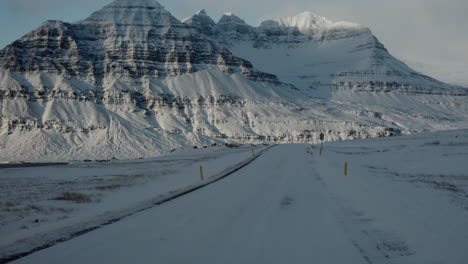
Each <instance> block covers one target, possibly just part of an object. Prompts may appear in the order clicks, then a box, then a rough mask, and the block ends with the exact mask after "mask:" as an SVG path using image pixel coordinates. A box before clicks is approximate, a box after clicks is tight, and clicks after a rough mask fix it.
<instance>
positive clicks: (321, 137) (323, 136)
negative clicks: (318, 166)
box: [319, 132, 325, 156]
mask: <svg viewBox="0 0 468 264" xmlns="http://www.w3.org/2000/svg"><path fill="white" fill-rule="evenodd" d="M319 137H320V156H322V151H323V141H324V140H325V134H323V132H320V136H319Z"/></svg>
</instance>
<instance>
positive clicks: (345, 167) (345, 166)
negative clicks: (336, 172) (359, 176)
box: [344, 162, 348, 176]
mask: <svg viewBox="0 0 468 264" xmlns="http://www.w3.org/2000/svg"><path fill="white" fill-rule="evenodd" d="M344 176H348V162H345V164H344Z"/></svg>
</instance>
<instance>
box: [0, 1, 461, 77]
mask: <svg viewBox="0 0 468 264" xmlns="http://www.w3.org/2000/svg"><path fill="white" fill-rule="evenodd" d="M110 2H111V0H0V32H1V34H0V48H3V47H4V46H6V45H8V44H9V43H11V42H12V41H14V40H16V39H18V38H19V37H21V36H22V35H24V34H25V33H27V32H29V31H31V30H32V29H34V28H36V27H37V26H39V25H40V23H42V22H43V21H44V20H47V19H60V20H64V21H66V22H74V21H78V20H81V19H84V18H86V17H87V16H88V15H90V14H91V13H92V12H93V11H95V10H97V9H99V8H101V7H103V6H104V5H105V4H107V3H110ZM159 2H160V3H161V4H163V5H164V6H165V7H166V9H168V10H169V11H170V12H171V13H172V14H173V15H174V16H176V17H177V18H179V19H182V18H185V17H187V16H190V15H191V14H193V13H195V12H196V11H198V10H200V9H206V10H207V12H208V14H209V15H211V16H212V17H213V18H214V19H215V20H217V19H219V17H220V16H221V14H222V13H224V12H233V13H235V14H236V15H238V16H240V17H241V18H243V19H245V20H246V21H247V22H248V23H249V24H251V25H254V26H257V25H258V24H259V23H260V22H261V21H262V20H265V19H268V18H275V17H281V16H290V15H296V14H298V13H300V12H302V11H312V12H315V13H317V14H319V15H322V16H325V17H327V18H329V19H331V20H335V21H337V20H346V21H351V22H355V23H359V24H361V25H364V26H367V27H369V28H370V29H371V30H372V31H373V33H374V34H375V35H376V36H377V37H378V38H379V40H380V41H381V42H383V43H384V45H385V46H386V47H387V48H388V49H389V51H390V52H391V53H392V54H393V55H395V56H396V57H398V58H399V59H402V60H404V61H405V62H409V63H410V64H411V66H417V64H418V63H419V64H420V65H419V66H417V67H419V69H420V70H423V69H424V70H426V71H427V72H426V73H428V74H432V75H436V76H435V77H437V78H440V79H443V80H445V81H452V82H465V79H466V84H468V72H466V71H467V70H468V48H467V47H468V15H466V13H467V11H468V0H445V1H441V0H288V1H284V0H268V1H266V0H262V1H256V0H230V1H224V0H197V1H193V0H161V1H159ZM449 75H452V76H451V77H450V76H449ZM465 76H466V77H465Z"/></svg>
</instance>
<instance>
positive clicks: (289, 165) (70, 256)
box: [15, 145, 468, 264]
mask: <svg viewBox="0 0 468 264" xmlns="http://www.w3.org/2000/svg"><path fill="white" fill-rule="evenodd" d="M327 147H328V146H327ZM333 150H336V149H334V146H330V147H329V148H328V149H326V151H325V152H324V154H323V155H319V154H318V153H319V152H318V151H317V148H316V147H315V148H314V147H310V146H307V145H282V146H277V147H274V148H272V149H270V150H269V151H267V152H266V153H264V154H263V155H262V156H261V157H260V158H258V159H257V160H255V161H254V162H253V163H251V164H250V165H249V166H247V167H245V168H243V169H242V170H240V171H238V172H236V173H234V174H233V175H231V176H229V177H227V178H225V179H223V180H221V181H219V182H216V183H214V184H212V185H209V186H207V187H205V188H203V189H200V190H198V191H195V192H193V193H190V194H188V195H185V196H183V197H180V198H178V199H176V200H173V201H170V202H168V203H165V204H163V205H161V206H158V207H155V208H153V209H150V210H147V211H144V212H141V213H138V214H136V215H134V216H131V217H128V218H126V219H124V220H122V221H120V222H117V223H115V224H113V225H109V226H106V227H103V228H101V229H98V230H96V231H94V232H90V233H87V234H85V235H83V236H80V237H77V238H75V239H73V240H70V241H67V242H64V243H61V244H58V245H56V246H54V247H51V248H48V249H46V250H43V251H40V252H36V253H34V254H32V255H30V256H27V257H25V258H22V259H19V260H17V261H16V262H15V263H48V264H52V263H68V264H73V263H79V264H82V263H113V264H116V263H164V264H166V263H207V264H209V263H223V264H227V263H257V264H258V263H268V264H271V263H324V264H326V263H451V264H462V263H466V262H463V260H466V259H467V258H466V256H467V253H466V250H465V251H463V248H465V249H466V242H467V241H468V236H467V234H468V232H467V227H466V225H463V223H465V224H466V219H468V218H467V215H468V214H467V212H466V210H464V209H463V208H457V207H456V206H455V205H452V204H450V202H448V203H445V204H444V202H446V201H448V199H445V196H440V197H439V198H438V201H439V202H440V203H437V202H434V203H433V204H432V206H433V209H434V211H436V212H437V210H443V211H440V212H441V213H442V212H443V213H444V214H446V216H447V220H446V222H441V223H440V222H438V220H439V219H438V218H437V219H435V221H433V222H431V221H432V219H430V218H429V219H426V221H427V223H422V222H418V221H420V219H421V218H424V217H431V214H433V213H434V211H432V212H429V211H427V210H425V209H427V208H428V206H430V205H424V204H420V200H421V199H422V198H426V196H425V195H427V194H428V193H429V194H433V193H434V190H432V189H431V191H429V192H425V191H420V190H419V191H418V188H414V187H415V186H414V185H412V184H409V183H402V182H398V181H393V180H391V179H382V178H381V177H373V178H375V180H373V179H372V178H371V177H367V176H366V174H365V173H363V174H362V175H357V174H356V173H355V172H356V171H357V169H356V166H355V167H351V168H350V175H349V176H348V177H344V176H343V175H342V174H341V175H340V172H341V173H343V172H342V170H341V168H328V169H326V167H327V166H328V165H329V164H333V162H336V161H337V160H339V158H340V157H341V156H339V155H344V154H337V153H335V154H333V153H334V152H336V151H333ZM345 155H348V156H349V153H347V154H345ZM327 159H328V161H326V160H327ZM361 159H362V155H361ZM364 159H366V158H364ZM367 160H368V159H367ZM354 162H355V163H354V164H356V163H357V161H354ZM335 169H336V171H335ZM353 169H354V171H353ZM353 172H354V174H353ZM383 181H385V184H383ZM405 184H406V186H407V187H411V188H405V187H402V188H400V187H401V186H403V185H405ZM346 186H348V188H346ZM369 186H372V187H373V188H374V189H375V188H377V187H378V188H381V189H380V190H377V191H375V190H374V191H369V192H366V191H365V190H367V189H369V190H370V189H371V188H369ZM366 188H367V189H366ZM392 188H399V189H398V192H396V193H397V194H398V196H401V197H402V198H406V195H408V194H410V193H413V194H414V196H415V197H414V198H415V199H413V200H406V201H405V202H406V204H403V205H402V204H400V200H399V198H398V197H390V196H388V195H390V194H391V193H392V192H393V191H394V189H392ZM345 189H347V190H346V191H343V190H345ZM338 192H340V193H338ZM379 193H380V194H382V195H383V194H385V195H387V196H388V200H389V201H390V200H392V199H393V198H395V201H397V202H396V203H391V202H387V203H385V202H381V201H380V200H379V199H380V195H379ZM373 196H375V203H380V204H381V207H384V208H383V209H382V208H381V209H382V210H383V211H387V214H388V215H393V218H392V217H386V215H385V214H381V215H378V210H374V209H373V207H372V206H370V205H368V204H372V202H369V203H368V204H367V203H364V202H363V203H358V202H355V201H356V199H357V198H356V197H366V200H368V201H372V199H374V197H373ZM427 197H432V196H430V195H429V196H427ZM434 201H435V200H434ZM428 202H432V200H429V201H428ZM375 203H374V204H375ZM396 204H398V206H396ZM391 205H393V207H392V206H391ZM374 207H379V206H376V205H374ZM415 208H422V209H421V210H420V211H418V212H416V211H414V210H413V209H415ZM400 209H401V213H400V212H399V211H397V210H400ZM388 210H393V211H391V212H388ZM411 211H414V212H413V214H407V213H408V212H411ZM386 218H390V219H392V220H393V219H395V221H388V219H386ZM398 219H406V220H407V224H403V225H401V222H399V221H398ZM392 223H394V224H392ZM418 226H419V227H418ZM426 227H436V228H437V229H434V230H427V231H426V232H430V231H431V232H432V231H433V232H434V234H436V235H435V236H426V234H424V233H420V231H421V230H424V228H426ZM457 229H458V233H454V232H453V230H457ZM415 234H416V235H415ZM444 234H445V236H444ZM417 236H419V237H418V238H415V237H417ZM446 238H451V239H453V244H450V243H449V245H447V241H446V240H445V239H446ZM444 260H446V261H447V262H446V261H444Z"/></svg>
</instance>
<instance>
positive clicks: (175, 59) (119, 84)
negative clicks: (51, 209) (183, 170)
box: [0, 0, 468, 160]
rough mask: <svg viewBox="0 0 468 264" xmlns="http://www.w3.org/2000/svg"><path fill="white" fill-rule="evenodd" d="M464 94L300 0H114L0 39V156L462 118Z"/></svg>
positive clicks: (354, 134) (423, 124)
mask: <svg viewBox="0 0 468 264" xmlns="http://www.w3.org/2000/svg"><path fill="white" fill-rule="evenodd" d="M467 95H468V93H467V91H466V89H463V88H459V87H454V86H450V85H447V84H444V83H441V82H438V81H436V80H434V79H432V78H430V77H427V76H423V75H421V74H419V73H417V72H415V71H414V70H412V69H410V68H409V67H408V66H406V65H405V64H404V63H402V62H400V61H398V60H397V59H395V58H394V57H393V56H391V55H390V53H389V52H388V51H387V50H386V49H385V47H384V46H383V44H381V43H380V42H379V41H378V40H377V38H376V37H375V36H373V35H372V33H371V31H370V30H369V29H367V28H364V27H361V26H359V25H356V24H352V23H348V22H332V21H330V20H328V19H326V18H323V17H320V16H317V15H315V14H313V13H310V12H305V13H302V14H300V15H298V16H296V17H289V18H280V19H273V20H268V21H265V22H263V23H261V25H260V26H259V27H252V26H250V25H248V24H247V23H245V21H244V20H242V19H241V18H239V17H237V16H235V15H234V14H231V13H227V14H225V15H224V16H223V17H222V18H221V19H220V21H219V22H217V23H216V22H214V21H213V20H212V19H211V18H210V17H209V16H208V15H207V13H206V12H205V11H203V10H202V11H200V12H198V13H197V14H195V15H193V16H191V17H190V18H187V19H185V20H183V22H181V21H179V20H178V19H176V18H175V17H173V16H172V15H171V14H170V13H169V12H168V11H167V10H165V9H164V7H162V6H161V5H160V4H158V3H157V2H156V1H153V0H116V1H114V2H112V3H111V4H109V5H107V6H106V7H104V8H103V9H102V10H99V11H97V12H95V13H94V14H92V15H91V16H90V17H89V18H87V19H85V20H83V21H79V22H76V23H66V22H62V21H47V22H45V23H43V24H42V25H41V26H40V27H39V28H37V29H35V30H34V31H32V32H30V33H28V34H27V35H25V36H24V37H22V38H21V39H19V40H18V41H15V42H14V43H12V44H11V45H9V46H7V47H6V48H5V49H3V50H1V51H0V109H1V114H0V160H70V159H90V158H96V159H108V158H111V157H116V158H137V157H145V156H155V155H160V154H164V153H166V152H168V151H170V150H172V149H175V148H183V147H192V146H194V145H197V146H203V145H211V144H213V143H218V144H223V143H225V142H241V143H264V142H267V143H288V142H289V143H291V142H307V143H316V142H317V141H318V138H317V136H316V135H317V134H318V133H320V132H321V131H323V132H325V134H326V138H327V140H343V139H354V138H366V137H379V136H395V135H400V134H409V133H415V132H419V131H424V130H441V129H453V128H463V127H466V124H468V110H466V109H468V107H466V102H467V100H466V98H467Z"/></svg>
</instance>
